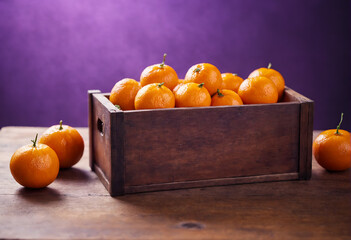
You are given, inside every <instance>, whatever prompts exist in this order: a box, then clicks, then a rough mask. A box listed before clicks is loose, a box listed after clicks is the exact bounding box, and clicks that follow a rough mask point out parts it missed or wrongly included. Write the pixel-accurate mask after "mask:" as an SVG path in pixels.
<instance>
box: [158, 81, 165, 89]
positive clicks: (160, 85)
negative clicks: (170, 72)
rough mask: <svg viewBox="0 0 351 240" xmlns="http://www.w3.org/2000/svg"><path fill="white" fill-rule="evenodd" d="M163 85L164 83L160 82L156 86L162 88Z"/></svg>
mask: <svg viewBox="0 0 351 240" xmlns="http://www.w3.org/2000/svg"><path fill="white" fill-rule="evenodd" d="M163 84H165V83H164V82H161V83H160V84H158V85H157V86H158V87H159V88H160V87H162V85H163Z"/></svg>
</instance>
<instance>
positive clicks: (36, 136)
mask: <svg viewBox="0 0 351 240" xmlns="http://www.w3.org/2000/svg"><path fill="white" fill-rule="evenodd" d="M37 140H38V133H37V135H35V139H34V140H30V141H31V142H32V143H33V147H37Z"/></svg>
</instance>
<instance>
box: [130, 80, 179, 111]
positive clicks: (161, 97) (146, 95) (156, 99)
mask: <svg viewBox="0 0 351 240" xmlns="http://www.w3.org/2000/svg"><path fill="white" fill-rule="evenodd" d="M134 104H135V109H155V108H173V107H174V106H175V99H174V95H173V93H172V91H171V90H170V89H169V88H167V87H166V86H164V83H151V84H148V85H146V86H144V87H142V88H141V89H140V90H139V92H138V93H137V95H136V96H135V101H134Z"/></svg>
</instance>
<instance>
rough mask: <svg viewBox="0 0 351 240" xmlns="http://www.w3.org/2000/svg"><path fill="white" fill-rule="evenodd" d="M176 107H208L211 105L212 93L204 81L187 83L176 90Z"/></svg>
mask: <svg viewBox="0 0 351 240" xmlns="http://www.w3.org/2000/svg"><path fill="white" fill-rule="evenodd" d="M174 96H175V104H176V107H206V106H210V105H211V95H210V94H209V92H208V91H207V89H206V88H205V87H204V83H200V84H197V83H192V82H191V83H185V84H182V85H181V86H180V87H179V89H178V90H177V91H176V92H174Z"/></svg>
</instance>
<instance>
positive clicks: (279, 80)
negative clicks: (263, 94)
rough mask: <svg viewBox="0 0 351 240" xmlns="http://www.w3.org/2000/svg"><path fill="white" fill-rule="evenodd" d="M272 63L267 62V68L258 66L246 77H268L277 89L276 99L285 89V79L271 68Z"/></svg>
mask: <svg viewBox="0 0 351 240" xmlns="http://www.w3.org/2000/svg"><path fill="white" fill-rule="evenodd" d="M271 67H272V64H271V63H269V64H268V67H267V68H259V69H256V70H255V71H253V72H252V73H250V75H249V76H248V78H252V77H257V76H262V77H266V78H269V79H270V80H272V81H273V82H274V84H275V85H276V87H277V90H278V99H281V98H282V96H283V93H284V89H285V80H284V78H283V76H282V75H281V74H280V73H279V72H278V71H276V70H274V69H272V68H271Z"/></svg>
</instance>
